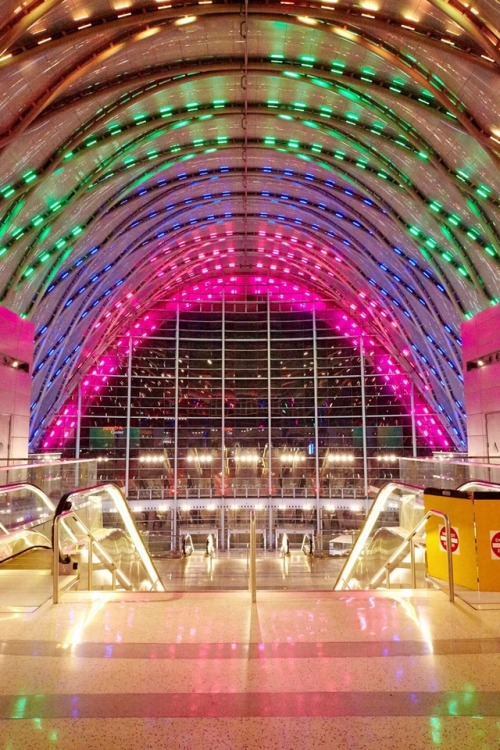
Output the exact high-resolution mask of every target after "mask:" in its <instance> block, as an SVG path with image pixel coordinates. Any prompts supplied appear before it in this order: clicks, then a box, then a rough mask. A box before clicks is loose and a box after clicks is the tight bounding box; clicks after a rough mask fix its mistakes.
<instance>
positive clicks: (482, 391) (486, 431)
mask: <svg viewBox="0 0 500 750" xmlns="http://www.w3.org/2000/svg"><path fill="white" fill-rule="evenodd" d="M462 342H463V369H464V382H465V409H466V412H467V437H468V451H469V456H471V457H472V456H478V457H479V456H481V457H489V458H498V457H500V305H497V306H496V307H492V308H491V309H488V310H484V311H483V312H481V313H479V314H478V315H476V316H475V317H474V318H473V319H472V320H468V321H466V322H465V323H463V325H462ZM479 360H482V361H483V362H484V364H483V365H481V364H478V363H479ZM467 363H469V367H472V369H468V367H467Z"/></svg>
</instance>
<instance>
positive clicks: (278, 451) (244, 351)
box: [77, 296, 428, 499]
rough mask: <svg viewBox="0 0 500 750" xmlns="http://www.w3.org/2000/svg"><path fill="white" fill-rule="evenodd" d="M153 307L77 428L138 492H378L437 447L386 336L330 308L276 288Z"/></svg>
mask: <svg viewBox="0 0 500 750" xmlns="http://www.w3.org/2000/svg"><path fill="white" fill-rule="evenodd" d="M154 317H155V321H156V325H155V330H154V331H153V332H152V333H151V334H150V335H149V336H148V337H147V338H143V339H141V340H138V339H135V340H134V339H133V338H130V339H129V342H128V343H129V346H128V352H127V353H126V355H125V356H123V355H122V356H121V360H120V365H119V366H118V367H117V369H116V371H115V372H114V373H112V374H111V375H110V376H109V377H108V380H107V384H106V387H105V389H104V390H102V391H101V392H100V393H99V395H98V396H97V397H96V398H95V399H94V400H93V402H92V405H91V406H90V408H89V409H88V410H87V411H86V412H85V413H84V414H83V416H82V417H81V419H80V421H79V429H78V431H77V440H78V446H77V453H78V454H79V455H80V456H94V457H95V456H98V457H100V458H101V460H106V462H107V464H108V466H109V469H108V474H106V469H105V468H104V467H101V469H102V471H101V477H100V478H102V479H108V478H116V472H117V466H118V467H119V470H118V474H119V480H120V481H121V482H122V483H123V484H124V485H125V487H126V488H127V491H128V494H129V497H135V498H138V499H140V498H141V497H150V498H152V497H177V498H186V499H189V498H219V497H228V498H240V499H241V498H259V497H284V498H302V499H304V498H311V499H314V498H319V497H322V498H344V497H345V498H356V497H360V498H361V497H363V498H366V497H367V496H368V494H369V490H370V487H373V486H379V485H380V484H381V483H382V482H383V481H386V480H387V479H390V478H396V477H397V472H398V468H397V467H398V459H399V457H400V456H403V455H406V456H415V455H417V454H418V455H426V454H427V453H428V449H427V448H426V446H425V445H424V444H423V442H422V443H421V441H420V440H419V439H418V435H417V429H416V422H417V421H418V414H415V413H413V414H412V413H411V410H408V403H409V398H410V396H411V393H410V390H411V385H409V390H408V399H407V401H406V403H403V401H402V400H398V399H397V398H396V397H395V396H394V393H393V390H392V389H391V385H390V382H388V377H387V376H385V375H384V373H383V372H380V367H377V364H376V360H375V358H374V350H373V347H374V346H375V342H374V341H373V339H370V341H363V340H360V338H359V336H351V335H347V334H346V332H345V331H342V330H338V328H339V326H336V325H335V324H334V323H332V318H331V316H330V317H329V316H328V315H327V314H326V313H325V312H324V311H317V310H315V309H313V308H311V307H307V306H306V305H305V304H304V305H298V304H294V305H291V304H290V303H287V302H284V301H281V302H280V301H276V300H274V299H273V300H271V299H270V298H269V297H267V296H263V297H261V298H255V299H248V298H246V299H244V300H241V299H234V300H233V299H227V298H226V299H222V301H221V302H219V303H215V302H214V303H211V302H203V303H201V302H200V303H189V305H187V304H183V305H180V304H178V305H177V306H176V307H174V308H173V307H172V305H164V306H163V307H161V306H158V307H157V308H156V309H155V311H154ZM117 354H118V353H117ZM113 474H114V477H113V476H112V475H113Z"/></svg>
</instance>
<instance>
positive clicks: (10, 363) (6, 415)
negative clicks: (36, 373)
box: [0, 307, 35, 458]
mask: <svg viewBox="0 0 500 750" xmlns="http://www.w3.org/2000/svg"><path fill="white" fill-rule="evenodd" d="M34 334H35V329H34V326H33V323H30V322H29V321H26V320H23V319H22V318H20V317H19V316H18V315H16V314H15V313H13V312H12V311H11V310H8V309H7V308H5V307H0V458H26V457H27V456H28V439H29V421H30V404H31V372H32V365H33V350H34Z"/></svg>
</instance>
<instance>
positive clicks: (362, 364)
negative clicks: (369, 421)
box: [359, 334, 368, 500]
mask: <svg viewBox="0 0 500 750" xmlns="http://www.w3.org/2000/svg"><path fill="white" fill-rule="evenodd" d="M359 370H360V377H361V425H362V428H361V429H362V431H363V485H364V492H365V500H368V455H367V447H366V398H365V347H364V342H363V334H361V336H360V338H359Z"/></svg>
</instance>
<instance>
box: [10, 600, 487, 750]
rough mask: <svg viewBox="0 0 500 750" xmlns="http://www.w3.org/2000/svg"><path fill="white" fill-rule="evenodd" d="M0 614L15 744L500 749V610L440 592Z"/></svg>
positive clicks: (85, 605)
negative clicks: (483, 608) (455, 599)
mask: <svg viewBox="0 0 500 750" xmlns="http://www.w3.org/2000/svg"><path fill="white" fill-rule="evenodd" d="M0 617H1V625H0V634H1V636H0V654H1V655H0V665H1V670H2V681H1V686H0V737H1V741H0V747H1V748H2V750H18V749H19V750H21V748H23V750H24V748H40V749H42V748H44V749H45V748H48V747H50V748H61V749H63V748H64V749H65V748H68V749H71V750H80V748H88V749H90V750H93V749H94V748H95V749H96V750H97V748H99V750H101V749H102V748H127V749H130V750H132V748H133V749H134V750H136V748H151V750H153V748H155V750H156V749H157V748H163V747H168V748H173V749H174V750H177V749H178V750H187V749H188V748H200V749H201V750H211V749H212V748H213V749H217V750H220V748H228V749H229V748H230V749H231V750H233V749H234V750H256V749H257V748H258V750H264V749H267V748H269V750H271V748H272V749H273V750H276V749H278V750H281V748H283V749H285V748H286V749H287V750H288V749H289V748H295V747H304V746H305V747H311V748H313V747H314V748H316V747H319V748H326V749H330V748H332V749H333V748H335V750H347V748H349V750H352V749H355V750H356V749H359V750H361V749H362V748H374V747H378V748H382V749H383V750H396V749H397V750H400V748H402V747H404V748H405V749H406V748H408V750H424V749H425V748H432V747H436V746H437V747H440V748H446V749H449V750H451V749H452V748H453V750H455V748H456V747H461V748H464V750H468V749H469V748H471V749H472V748H474V749H475V748H478V749H480V750H493V749H494V748H498V747H499V742H500V693H499V686H500V685H499V680H498V670H499V665H500V611H498V610H493V611H486V612H479V611H476V610H473V609H472V608H470V607H468V606H467V605H466V604H464V603H462V602H458V603H457V604H455V605H453V604H450V603H449V602H448V600H447V597H446V595H445V594H443V593H441V592H438V591H432V590H424V589H422V590H419V591H415V592H410V591H399V592H385V593H384V592H375V593H374V592H331V591H315V592H289V591H259V592H258V594H257V603H256V604H254V605H252V604H251V602H250V596H249V594H248V592H247V591H236V592H212V591H209V592H205V593H194V592H189V593H180V592H170V593H166V594H146V593H144V594H134V595H132V594H118V593H114V594H113V593H109V594H98V593H94V594H83V593H66V594H64V595H63V599H62V602H61V603H60V604H59V605H57V606H54V605H52V604H50V603H46V604H44V605H43V606H42V607H39V608H38V609H37V610H36V611H34V612H23V613H21V612H17V613H13V612H11V613H8V612H4V613H3V614H1V615H0Z"/></svg>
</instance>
